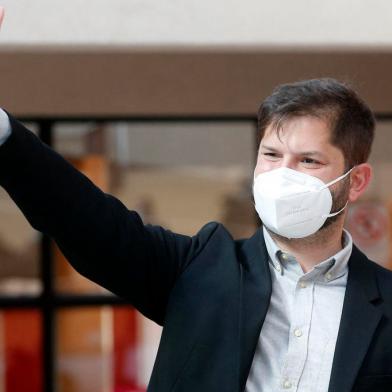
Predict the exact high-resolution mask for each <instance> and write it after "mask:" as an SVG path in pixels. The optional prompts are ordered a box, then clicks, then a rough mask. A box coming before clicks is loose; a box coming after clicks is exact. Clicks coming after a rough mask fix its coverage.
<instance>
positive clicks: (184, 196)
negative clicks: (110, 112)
mask: <svg viewBox="0 0 392 392" xmlns="http://www.w3.org/2000/svg"><path fill="white" fill-rule="evenodd" d="M253 127H254V125H253V123H251V122H223V121H222V122H202V123H201V122H197V123H196V122H195V123H191V122H173V123H127V122H121V123H120V122H116V123H106V124H105V123H93V122H85V123H57V124H56V127H55V134H54V135H55V137H54V140H55V145H54V146H55V148H56V149H57V150H58V151H59V152H60V153H61V154H63V155H64V156H65V157H66V158H67V159H69V160H70V161H71V162H72V163H73V164H74V165H75V166H76V167H77V168H78V169H79V170H81V171H82V172H83V173H85V174H86V175H87V176H88V177H89V178H90V179H92V180H93V182H95V183H96V184H97V185H98V186H100V187H101V188H102V189H103V190H104V191H108V192H109V193H112V194H114V195H115V196H117V197H118V198H119V199H120V200H121V201H122V202H123V203H124V204H125V205H127V206H128V208H130V209H135V210H137V211H138V212H139V214H140V215H141V216H142V218H143V220H144V222H145V223H154V224H160V225H162V226H164V227H166V228H168V229H171V230H173V231H177V232H180V233H184V234H190V235H191V234H194V233H195V232H197V231H198V230H199V229H200V228H201V227H202V226H203V225H204V224H205V223H207V222H209V221H212V220H217V221H220V222H222V223H224V224H225V225H226V227H228V229H229V230H231V232H232V234H233V235H234V236H235V237H244V236H247V235H251V234H252V233H253V232H254V230H255V218H254V209H253V206H252V202H251V178H252V174H253V158H254V155H255V146H254V128H253ZM55 257H56V268H57V272H56V288H57V289H58V290H59V291H62V292H64V291H66V292H79V293H80V292H90V293H91V292H100V291H102V290H103V289H100V288H98V287H97V286H96V285H94V284H92V283H90V282H88V281H87V280H86V279H84V278H82V277H81V276H80V275H78V274H77V273H76V272H75V271H73V269H72V268H71V267H69V265H68V264H67V263H66V261H65V260H64V258H63V257H62V256H61V254H60V252H58V251H56V256H55Z"/></svg>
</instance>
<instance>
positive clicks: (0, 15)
mask: <svg viewBox="0 0 392 392" xmlns="http://www.w3.org/2000/svg"><path fill="white" fill-rule="evenodd" d="M3 19H4V8H3V7H2V6H0V27H1V23H2V22H3Z"/></svg>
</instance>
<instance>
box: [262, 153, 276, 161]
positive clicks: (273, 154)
mask: <svg viewBox="0 0 392 392" xmlns="http://www.w3.org/2000/svg"><path fill="white" fill-rule="evenodd" d="M263 155H264V156H265V157H267V158H270V159H271V158H272V159H277V158H279V157H278V155H277V154H276V153H275V152H264V153H263Z"/></svg>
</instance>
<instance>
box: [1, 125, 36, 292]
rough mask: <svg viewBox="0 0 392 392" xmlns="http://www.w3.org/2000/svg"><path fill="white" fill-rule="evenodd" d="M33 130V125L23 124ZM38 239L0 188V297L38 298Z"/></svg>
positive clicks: (34, 127) (34, 126) (34, 128)
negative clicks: (27, 296)
mask: <svg viewBox="0 0 392 392" xmlns="http://www.w3.org/2000/svg"><path fill="white" fill-rule="evenodd" d="M26 125H27V126H28V127H29V128H30V129H32V130H36V125H35V124H32V123H27V124H26ZM40 240H41V235H40V234H39V233H38V232H37V231H35V230H34V229H33V228H32V227H31V226H30V224H29V223H28V222H27V220H26V218H25V217H24V216H23V214H22V213H21V212H20V210H19V209H18V207H16V205H15V203H14V202H13V201H12V199H11V198H10V197H9V195H8V194H7V193H6V191H5V190H4V189H3V188H1V187H0V260H1V263H0V295H19V294H23V295H38V294H39V293H40V292H41V282H40V280H39V259H40V243H41V242H40Z"/></svg>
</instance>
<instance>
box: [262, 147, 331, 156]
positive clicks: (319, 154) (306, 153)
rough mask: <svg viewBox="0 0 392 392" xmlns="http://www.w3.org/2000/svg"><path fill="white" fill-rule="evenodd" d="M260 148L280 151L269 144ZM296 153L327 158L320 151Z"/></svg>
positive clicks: (297, 153)
mask: <svg viewBox="0 0 392 392" xmlns="http://www.w3.org/2000/svg"><path fill="white" fill-rule="evenodd" d="M260 148H263V149H266V150H269V151H273V152H279V150H278V149H277V148H274V147H271V146H267V145H266V144H261V145H260ZM295 155H301V156H308V157H311V156H317V157H321V158H325V155H324V154H323V153H322V152H320V151H298V152H296V153H295Z"/></svg>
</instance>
